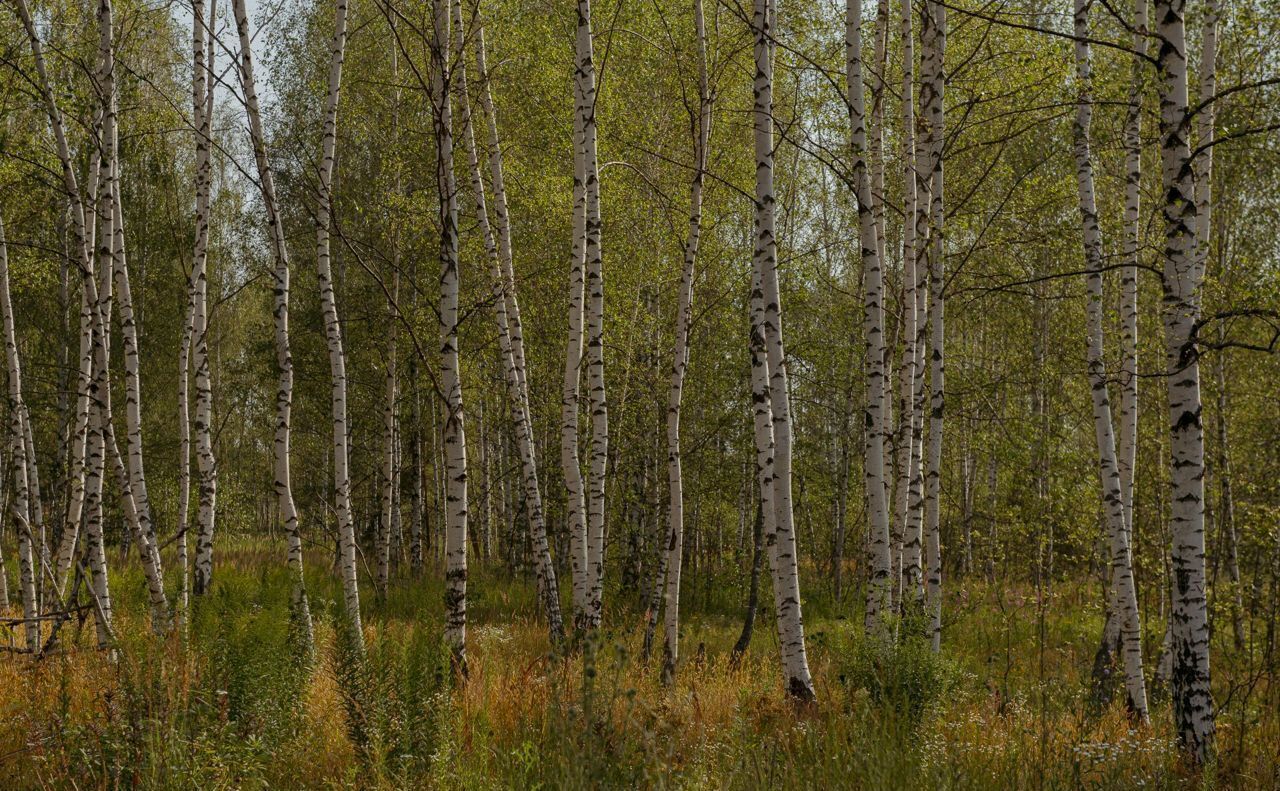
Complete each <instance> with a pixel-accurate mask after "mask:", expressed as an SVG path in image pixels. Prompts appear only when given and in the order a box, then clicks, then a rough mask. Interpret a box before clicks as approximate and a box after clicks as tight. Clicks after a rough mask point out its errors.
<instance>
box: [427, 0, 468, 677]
mask: <svg viewBox="0 0 1280 791" xmlns="http://www.w3.org/2000/svg"><path fill="white" fill-rule="evenodd" d="M432 9H433V13H432V43H431V56H432V80H431V97H432V109H433V113H432V117H433V119H434V121H435V133H436V148H437V151H436V185H437V187H438V189H439V193H440V229H441V230H440V353H441V357H442V360H441V365H440V383H441V387H442V388H443V390H444V409H445V414H444V452H445V595H444V601H445V633H444V639H445V642H446V643H448V644H449V647H450V649H451V650H452V651H453V660H454V664H455V667H456V668H457V669H458V670H459V672H461V673H462V674H464V675H465V674H466V670H467V648H466V638H467V435H466V429H465V425H464V422H463V409H462V370H461V366H460V364H459V360H458V195H457V186H456V184H455V182H454V177H453V117H452V110H451V106H450V105H451V102H450V91H451V88H452V81H453V66H452V60H453V59H452V58H451V57H450V50H451V49H452V48H451V47H450V45H449V42H450V39H449V4H448V0H433V3H432Z"/></svg>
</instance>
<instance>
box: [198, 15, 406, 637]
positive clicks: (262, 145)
mask: <svg viewBox="0 0 1280 791" xmlns="http://www.w3.org/2000/svg"><path fill="white" fill-rule="evenodd" d="M231 5H232V10H233V13H234V14H235V19H236V32H237V34H238V36H239V39H240V61H239V72H240V86H241V89H242V90H243V92H244V106H245V114H246V115H247V117H248V122H249V143H250V145H251V146H252V147H253V160H254V165H255V166H256V168H257V173H258V190H259V192H260V193H261V195H262V205H263V207H264V209H265V210H266V215H267V231H268V235H269V237H270V243H271V257H272V262H273V264H274V266H273V268H272V293H273V295H274V301H273V305H272V311H271V315H272V319H273V322H274V325H275V356H276V377H277V378H276V425H275V436H274V438H273V441H272V445H271V451H272V473H273V478H274V480H273V482H272V488H273V489H274V490H275V495H276V509H277V511H278V512H279V519H280V522H281V524H282V525H283V526H284V532H285V536H286V538H287V540H288V563H289V570H290V573H291V574H292V576H293V578H294V587H293V594H292V605H293V615H294V618H295V619H296V621H297V624H298V626H299V628H300V629H301V631H302V636H303V639H304V640H305V642H306V645H308V646H309V645H310V644H311V642H312V626H311V607H310V604H309V602H308V600H307V589H306V577H305V574H304V571H303V564H302V533H301V530H300V528H299V525H298V508H297V505H296V504H295V503H294V499H293V476H292V471H291V469H290V459H289V449H290V444H291V440H292V414H293V350H292V347H291V345H290V342H289V280H290V270H289V248H288V244H287V241H286V239H285V231H284V224H283V222H282V220H281V217H280V202H279V200H278V199H277V197H276V187H275V172H274V170H273V169H272V167H271V160H270V158H269V157H268V155H267V143H266V136H265V134H264V133H263V130H262V113H261V111H260V110H259V107H258V90H257V83H256V80H255V79H254V73H253V47H252V42H253V37H252V36H251V35H250V33H249V15H248V13H247V12H246V10H245V2H244V0H232V3H231ZM394 326H395V324H394V322H393V323H392V327H394ZM185 378H186V376H185V373H184V375H183V379H184V385H183V387H184V389H185ZM183 400H185V392H184V393H183ZM184 409H185V407H184ZM182 430H184V431H185V426H184V427H183V429H182ZM183 464H184V466H185V464H186V462H185V452H184V462H183ZM183 494H184V495H185V493H183ZM180 496H181V495H180ZM184 523H185V520H184Z"/></svg>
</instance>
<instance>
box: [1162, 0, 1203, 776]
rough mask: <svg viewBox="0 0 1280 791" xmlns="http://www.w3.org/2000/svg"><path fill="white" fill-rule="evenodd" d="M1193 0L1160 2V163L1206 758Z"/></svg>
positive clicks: (1186, 715) (1190, 610)
mask: <svg viewBox="0 0 1280 791" xmlns="http://www.w3.org/2000/svg"><path fill="white" fill-rule="evenodd" d="M1184 7H1185V0H1156V2H1155V6H1154V8H1155V19H1156V41H1157V47H1158V49H1157V52H1158V55H1157V62H1158V65H1159V71H1160V161H1161V183H1162V186H1163V190H1162V192H1163V194H1164V195H1165V196H1166V197H1165V203H1164V205H1163V206H1162V209H1163V214H1164V221H1165V250H1164V254H1165V266H1164V278H1163V286H1164V307H1165V310H1164V334H1165V346H1166V349H1167V353H1166V365H1167V366H1168V370H1167V376H1166V385H1167V387H1168V391H1169V395H1168V398H1169V426H1170V451H1171V454H1172V460H1173V471H1172V484H1173V485H1172V492H1171V496H1170V502H1171V507H1172V512H1171V524H1170V532H1171V533H1172V546H1173V551H1172V563H1173V579H1174V583H1173V609H1172V612H1171V613H1170V627H1171V635H1170V637H1171V642H1172V654H1173V673H1172V693H1173V710H1174V723H1175V727H1176V730H1177V734H1178V740H1179V742H1180V743H1181V745H1182V747H1183V748H1184V749H1185V750H1186V751H1187V753H1188V754H1189V755H1190V756H1191V758H1192V759H1193V760H1195V761H1196V762H1204V761H1207V760H1208V759H1209V757H1210V755H1211V754H1212V752H1213V740H1214V713H1213V698H1212V695H1211V693H1210V689H1209V619H1208V607H1207V600H1206V598H1205V564H1204V545H1205V541H1204V427H1203V424H1202V423H1201V417H1200V416H1201V406H1202V404H1201V400H1200V364H1199V360H1198V357H1197V349H1196V346H1195V343H1196V338H1195V328H1196V325H1197V322H1198V321H1199V319H1200V286H1201V284H1202V281H1203V276H1204V272H1203V267H1202V266H1201V265H1200V263H1199V262H1198V261H1197V260H1196V259H1197V255H1196V248H1197V242H1196V224H1197V218H1196V188H1195V172H1194V160H1193V158H1192V155H1191V146H1190V136H1191V131H1192V129H1191V124H1192V114H1191V112H1190V109H1189V107H1188V101H1187V61H1186V43H1187V42H1186V27H1185V22H1184V20H1183V9H1184Z"/></svg>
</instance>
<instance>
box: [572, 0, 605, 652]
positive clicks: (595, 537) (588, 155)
mask: <svg viewBox="0 0 1280 791" xmlns="http://www.w3.org/2000/svg"><path fill="white" fill-rule="evenodd" d="M575 41H576V47H577V60H576V68H575V71H574V81H575V83H577V85H578V95H577V99H578V108H577V110H578V117H579V118H581V119H582V158H583V165H582V166H583V177H584V182H583V191H584V195H585V202H586V224H585V229H584V230H585V240H584V243H583V255H584V259H585V262H584V268H585V273H584V276H585V278H586V284H585V291H586V305H585V311H586V363H587V411H588V412H589V413H590V415H591V457H590V466H589V469H588V472H587V577H588V589H587V609H586V613H585V615H586V626H587V628H589V629H596V628H599V626H600V618H601V615H602V610H603V604H604V602H603V596H604V512H605V503H604V493H605V473H606V470H607V467H608V460H609V412H608V405H607V403H606V401H605V386H604V271H603V259H602V257H601V250H600V236H601V219H600V170H599V166H598V164H597V161H596V73H595V65H594V56H593V54H592V47H591V0H578V28H577V35H576V39H575Z"/></svg>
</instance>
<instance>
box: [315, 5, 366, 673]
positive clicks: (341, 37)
mask: <svg viewBox="0 0 1280 791" xmlns="http://www.w3.org/2000/svg"><path fill="white" fill-rule="evenodd" d="M346 46H347V0H336V4H335V14H334V29H333V40H332V43H331V44H330V49H329V93H328V99H327V100H326V103H325V114H324V135H323V138H322V142H321V147H320V149H321V155H320V166H319V168H318V173H317V175H318V177H319V191H318V194H317V196H316V198H317V211H316V270H317V273H318V276H319V280H320V308H321V314H322V316H323V321H324V327H325V339H326V341H327V342H328V346H329V375H330V380H331V389H330V399H329V401H330V408H331V411H332V419H333V488H334V511H335V513H336V516H337V519H338V566H339V569H338V572H339V574H340V575H341V577H342V594H343V602H344V607H345V614H346V619H347V627H348V629H350V635H351V639H352V643H353V646H354V647H355V649H356V650H357V651H360V652H363V650H364V630H363V627H362V624H361V620H360V584H359V577H358V574H357V570H356V528H355V522H354V519H353V517H352V513H351V471H350V469H349V467H348V464H349V461H348V450H347V446H348V442H349V437H348V429H347V358H346V353H345V352H344V351H343V348H342V324H341V322H340V320H339V318H338V300H337V295H336V294H335V293H334V284H333V270H332V266H331V264H330V257H331V256H330V251H329V246H330V231H329V226H330V223H331V221H332V220H331V212H332V201H333V164H334V156H335V150H336V148H337V144H338V100H339V97H340V95H341V90H342V61H343V57H344V56H345V53H346Z"/></svg>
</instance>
